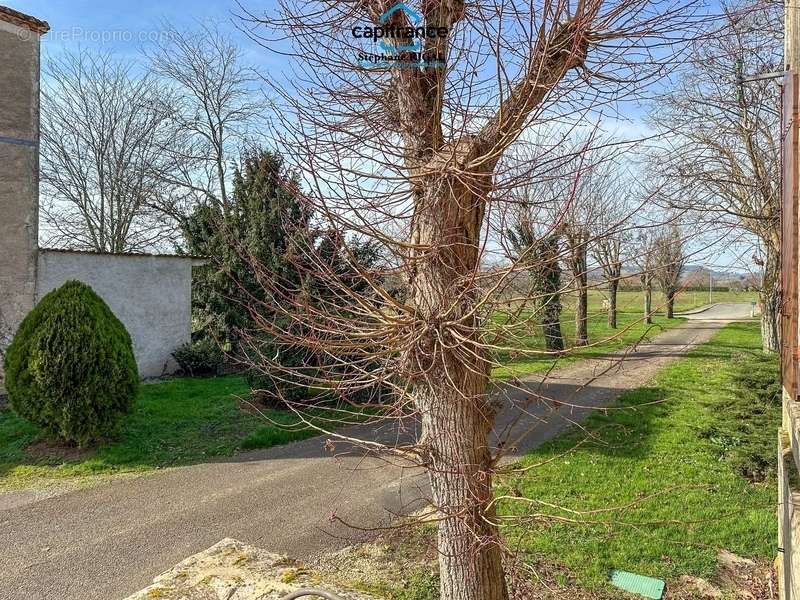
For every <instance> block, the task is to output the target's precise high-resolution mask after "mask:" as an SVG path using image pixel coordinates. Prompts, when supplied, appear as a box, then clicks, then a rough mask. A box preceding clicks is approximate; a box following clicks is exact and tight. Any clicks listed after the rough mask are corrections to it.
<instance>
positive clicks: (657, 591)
mask: <svg viewBox="0 0 800 600" xmlns="http://www.w3.org/2000/svg"><path fill="white" fill-rule="evenodd" d="M611 583H612V584H613V585H615V586H617V587H618V588H619V589H621V590H625V591H626V592H630V593H632V594H639V595H640V596H644V597H645V598H653V600H661V596H663V595H664V582H663V581H662V580H661V579H653V578H652V577H645V576H644V575H637V574H636V573H628V572H627V571H617V570H614V571H611Z"/></svg>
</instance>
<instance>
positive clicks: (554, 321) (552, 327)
mask: <svg viewBox="0 0 800 600" xmlns="http://www.w3.org/2000/svg"><path fill="white" fill-rule="evenodd" d="M542 330H543V332H544V344H545V347H546V348H547V349H548V350H550V351H560V350H563V349H564V336H563V335H562V334H561V303H560V302H558V301H556V302H548V303H547V305H545V307H544V309H543V311H542Z"/></svg>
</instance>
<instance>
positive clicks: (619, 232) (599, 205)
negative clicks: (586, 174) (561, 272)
mask: <svg viewBox="0 0 800 600" xmlns="http://www.w3.org/2000/svg"><path fill="white" fill-rule="evenodd" d="M626 187H630V183H629V182H627V181H625V180H624V178H623V177H622V174H621V172H620V170H619V167H618V166H617V165H610V168H609V169H608V170H607V173H606V176H605V177H603V178H602V181H601V189H600V190H599V194H598V196H597V199H596V201H595V203H594V206H593V213H594V218H593V220H592V222H593V230H594V241H593V243H592V246H591V248H592V250H591V254H592V257H593V258H594V260H595V261H596V262H597V264H599V265H600V269H601V270H602V271H603V277H604V279H605V281H606V286H607V290H608V326H609V327H610V328H612V329H616V328H617V292H618V290H619V283H620V281H621V280H622V252H623V247H624V246H625V245H626V244H627V243H628V241H629V238H630V227H629V226H628V225H627V221H628V219H629V218H630V217H631V215H630V211H631V207H630V206H628V202H627V192H626V190H625V188H626Z"/></svg>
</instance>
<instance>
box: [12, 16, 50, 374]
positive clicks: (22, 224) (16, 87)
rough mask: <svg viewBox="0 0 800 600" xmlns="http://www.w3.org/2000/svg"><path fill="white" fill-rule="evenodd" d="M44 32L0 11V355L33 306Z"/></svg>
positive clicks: (26, 20)
mask: <svg viewBox="0 0 800 600" xmlns="http://www.w3.org/2000/svg"><path fill="white" fill-rule="evenodd" d="M46 27H47V25H46V23H42V22H39V21H36V20H35V19H31V18H28V17H25V16H24V15H19V14H18V13H14V12H13V11H10V10H8V9H4V10H0V82H2V83H1V84H0V215H2V216H0V354H2V350H3V349H4V348H5V347H6V346H7V345H8V343H9V342H10V336H11V335H12V333H13V332H14V331H15V330H16V328H17V326H18V325H19V323H20V321H21V320H22V318H23V317H24V316H25V315H26V314H27V312H28V311H29V310H30V309H31V307H32V306H33V302H34V294H35V287H34V286H35V283H36V244H37V236H38V226H37V220H38V208H39V207H38V196H39V175H38V171H39V162H38V161H39V152H38V141H39V35H40V33H43V32H44V31H46ZM0 382H2V361H0Z"/></svg>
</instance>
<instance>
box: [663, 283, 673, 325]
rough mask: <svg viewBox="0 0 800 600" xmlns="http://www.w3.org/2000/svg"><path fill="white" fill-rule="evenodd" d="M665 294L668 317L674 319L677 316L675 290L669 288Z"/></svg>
mask: <svg viewBox="0 0 800 600" xmlns="http://www.w3.org/2000/svg"><path fill="white" fill-rule="evenodd" d="M664 295H665V296H666V298H667V306H666V312H667V318H668V319H672V318H674V316H675V290H674V289H672V288H668V289H667V290H666V291H665V292H664Z"/></svg>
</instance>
